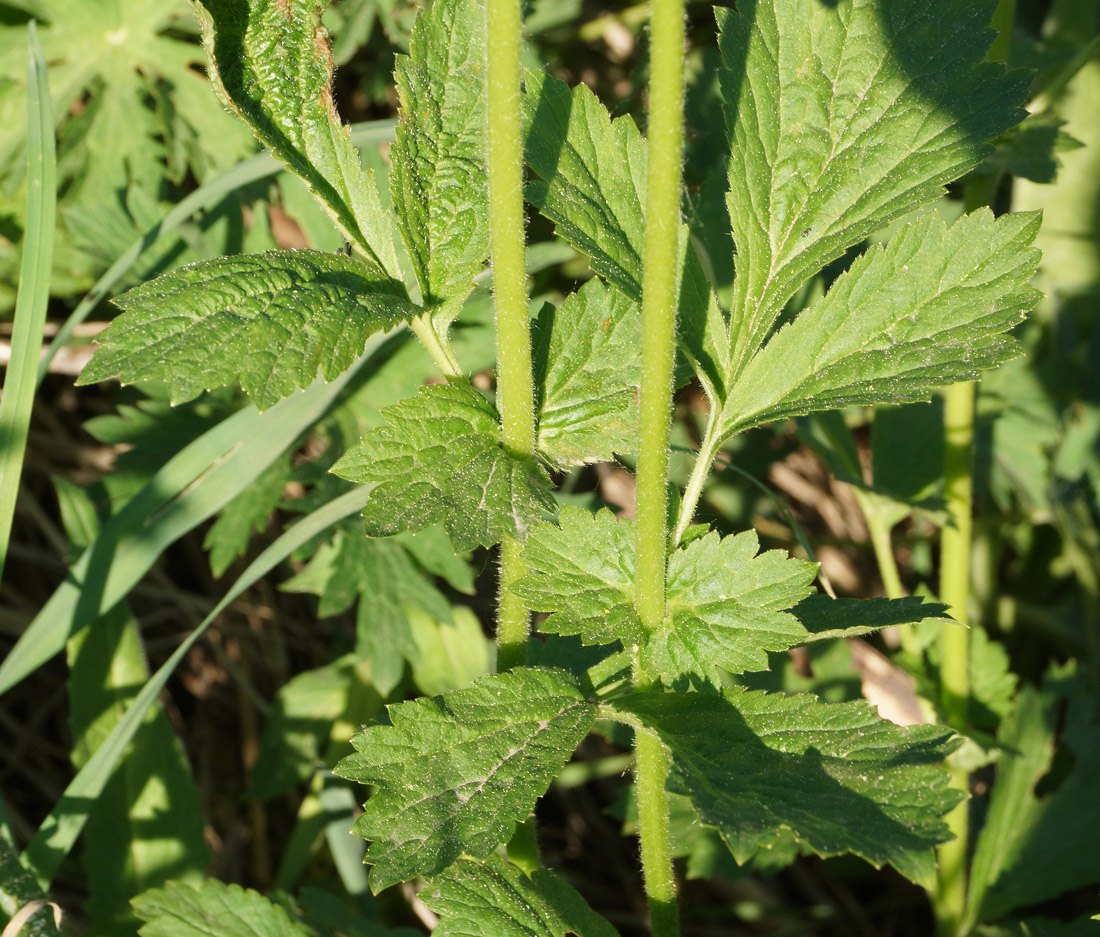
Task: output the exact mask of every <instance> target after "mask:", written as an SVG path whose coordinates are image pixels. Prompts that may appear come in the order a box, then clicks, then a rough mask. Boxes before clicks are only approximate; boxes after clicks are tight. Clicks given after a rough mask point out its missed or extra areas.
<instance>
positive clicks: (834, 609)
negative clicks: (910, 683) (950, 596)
mask: <svg viewBox="0 0 1100 937" xmlns="http://www.w3.org/2000/svg"><path fill="white" fill-rule="evenodd" d="M791 614H792V615H794V617H795V618H797V619H798V620H799V621H800V622H801V623H802V626H803V627H804V628H805V629H806V631H807V632H809V637H808V638H806V639H804V641H803V643H804V644H809V643H811V642H813V641H825V640H828V639H830V638H854V637H856V636H857V635H861V634H868V633H870V632H872V631H878V630H879V629H880V628H890V627H893V626H894V625H917V624H920V623H921V622H922V621H928V620H930V619H935V620H939V619H943V620H945V621H946V622H948V624H949V625H951V626H954V627H958V626H957V625H956V624H955V622H954V621H952V620H951V619H949V618H948V617H947V606H946V605H943V604H942V603H940V602H929V601H926V600H925V599H924V598H923V597H921V596H918V595H910V596H905V597H904V598H900V599H886V598H881V597H879V598H874V599H833V598H830V597H829V596H827V595H811V596H809V597H808V598H805V599H803V600H802V601H801V602H799V603H798V604H797V605H796V606H794V608H792V609H791Z"/></svg>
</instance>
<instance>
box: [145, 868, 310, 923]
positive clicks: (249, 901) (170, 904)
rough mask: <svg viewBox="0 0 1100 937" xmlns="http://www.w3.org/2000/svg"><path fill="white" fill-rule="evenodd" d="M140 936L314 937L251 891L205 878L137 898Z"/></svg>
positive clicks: (277, 908) (175, 884)
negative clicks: (200, 881)
mask: <svg viewBox="0 0 1100 937" xmlns="http://www.w3.org/2000/svg"><path fill="white" fill-rule="evenodd" d="M133 906H134V913H135V914H136V915H137V916H138V917H139V918H141V919H142V920H143V921H145V922H146V923H145V924H144V925H143V926H142V928H141V930H140V931H139V933H140V934H141V937H210V935H211V934H218V935H219V937H309V935H310V933H312V932H311V931H310V929H309V928H307V927H305V926H304V925H303V924H301V923H299V922H298V921H293V920H291V918H290V916H289V915H288V914H287V913H286V911H284V910H283V909H282V907H280V906H279V905H277V904H275V903H274V902H272V901H269V900H268V899H267V898H265V897H264V896H263V895H261V894H260V893H259V892H256V891H253V890H252V889H251V888H241V886H240V885H226V884H225V883H224V882H219V881H218V880H217V879H213V878H208V879H204V880H203V881H202V883H201V884H200V885H197V886H196V885H191V884H183V883H179V882H172V883H170V884H168V885H166V886H165V887H164V888H156V889H153V890H152V891H147V892H145V893H144V894H141V895H138V897H136V898H134V899H133Z"/></svg>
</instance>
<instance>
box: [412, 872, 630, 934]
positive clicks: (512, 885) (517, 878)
mask: <svg viewBox="0 0 1100 937" xmlns="http://www.w3.org/2000/svg"><path fill="white" fill-rule="evenodd" d="M421 897H422V898H423V899H424V903H425V904H426V905H427V906H428V907H429V908H431V909H432V910H433V911H435V912H436V913H437V914H439V916H440V922H439V927H438V928H437V929H436V930H435V931H433V933H434V934H435V935H436V937H488V935H490V934H491V935H492V937H570V935H575V937H615V935H616V931H615V928H614V927H612V926H611V925H610V924H609V923H608V922H607V921H606V920H605V919H604V918H602V917H601V916H600V915H598V914H596V913H595V912H594V911H593V910H592V909H591V908H590V907H589V906H588V904H587V902H586V901H585V900H584V898H582V897H581V896H580V895H579V894H578V893H577V891H576V890H575V889H574V888H573V887H572V886H571V885H570V884H569V883H568V882H566V881H565V879H563V878H562V877H561V876H559V875H556V874H554V873H553V872H550V871H548V870H546V869H537V870H536V871H535V872H534V873H533V874H532V875H530V876H527V875H525V874H524V873H523V872H522V871H521V870H520V869H519V868H518V867H517V866H515V865H513V864H512V863H510V862H508V861H507V860H506V859H502V858H500V857H499V856H496V855H492V856H489V858H487V859H486V860H485V861H484V862H474V861H473V860H471V859H459V860H458V862H456V863H455V864H454V865H452V866H451V867H450V868H449V869H448V870H447V871H446V872H444V873H443V874H442V875H440V876H439V877H438V878H436V879H435V880H433V882H432V883H431V885H430V886H429V887H428V889H427V890H425V891H424V892H423V893H422V895H421Z"/></svg>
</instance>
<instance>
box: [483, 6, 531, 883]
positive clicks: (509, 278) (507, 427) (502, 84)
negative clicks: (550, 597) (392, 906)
mask: <svg viewBox="0 0 1100 937" xmlns="http://www.w3.org/2000/svg"><path fill="white" fill-rule="evenodd" d="M485 15H486V25H487V30H486V32H487V39H488V43H487V48H489V49H491V50H492V54H491V55H489V61H488V112H489V117H488V120H489V126H488V143H489V149H488V164H489V238H490V243H491V245H492V260H493V285H494V291H495V299H496V326H497V407H498V408H499V410H500V420H501V424H502V429H503V441H504V448H505V449H507V450H508V451H509V452H510V453H511V454H512V455H515V456H519V457H520V458H525V459H532V458H534V456H535V401H534V388H533V386H532V383H531V324H530V318H529V316H528V313H527V270H526V263H525V260H526V258H525V257H524V251H525V247H524V244H525V238H524V223H523V146H522V140H521V133H520V83H519V82H520V71H519V51H520V24H521V16H520V0H487V3H486V8H485ZM526 571H527V568H526V566H525V565H524V562H523V553H522V550H521V547H520V544H519V543H517V542H516V541H515V540H513V539H512V538H511V537H508V536H505V538H504V540H503V542H502V543H501V545H500V604H499V606H498V608H497V669H498V670H501V671H503V670H509V669H511V668H512V667H518V666H521V665H523V664H524V663H526V661H527V631H528V628H529V625H530V616H529V614H528V612H527V608H526V606H524V604H523V602H522V601H521V600H520V599H519V598H517V597H516V596H515V595H513V594H512V593H511V592H510V591H509V589H508V586H509V584H511V583H512V582H514V581H515V580H516V579H518V578H519V577H520V576H522V575H523V574H524V573H525V572H526ZM508 856H509V858H510V859H511V860H512V861H513V862H515V863H516V864H517V865H519V866H520V867H521V868H523V869H525V870H526V871H528V872H530V871H533V870H534V869H535V868H537V867H538V864H539V858H538V840H537V836H536V832H535V821H534V818H529V819H528V820H527V822H526V823H523V824H521V825H520V826H519V828H518V829H517V831H516V834H515V836H513V838H512V841H511V842H510V843H509V844H508Z"/></svg>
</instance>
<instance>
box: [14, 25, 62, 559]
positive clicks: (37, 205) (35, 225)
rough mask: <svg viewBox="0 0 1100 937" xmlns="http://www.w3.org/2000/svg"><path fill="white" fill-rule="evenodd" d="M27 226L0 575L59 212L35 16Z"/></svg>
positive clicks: (28, 417) (18, 305)
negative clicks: (56, 219) (55, 224)
mask: <svg viewBox="0 0 1100 937" xmlns="http://www.w3.org/2000/svg"><path fill="white" fill-rule="evenodd" d="M27 44H28V46H29V55H30V64H29V65H28V66H27V226H26V232H27V233H26V240H25V242H24V248H23V258H22V261H21V263H20V269H19V295H18V297H17V298H16V301H15V322H14V328H13V331H12V341H11V361H10V363H9V364H8V371H7V375H6V376H5V378H4V394H3V397H0V576H2V575H3V572H4V558H5V557H6V556H7V553H8V538H9V537H10V536H11V522H12V517H13V516H14V515H15V500H16V498H17V497H18V495H19V476H20V474H21V473H22V469H23V453H24V451H25V450H26V448H27V431H28V428H29V427H30V422H31V410H32V409H33V407H34V392H35V387H36V382H35V368H36V362H37V361H38V353H39V351H41V349H42V328H43V326H44V325H45V322H46V306H47V305H48V304H49V301H50V268H51V267H52V265H53V240H54V221H55V217H56V214H57V158H56V157H57V153H56V149H55V144H54V136H53V116H52V114H51V109H50V89H49V86H48V84H47V80H46V63H45V61H44V59H43V57H42V47H41V45H39V42H38V30H37V28H36V27H35V23H34V21H33V20H32V21H31V23H30V26H29V29H28V32H27Z"/></svg>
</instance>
